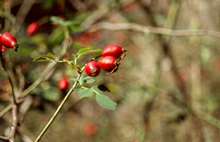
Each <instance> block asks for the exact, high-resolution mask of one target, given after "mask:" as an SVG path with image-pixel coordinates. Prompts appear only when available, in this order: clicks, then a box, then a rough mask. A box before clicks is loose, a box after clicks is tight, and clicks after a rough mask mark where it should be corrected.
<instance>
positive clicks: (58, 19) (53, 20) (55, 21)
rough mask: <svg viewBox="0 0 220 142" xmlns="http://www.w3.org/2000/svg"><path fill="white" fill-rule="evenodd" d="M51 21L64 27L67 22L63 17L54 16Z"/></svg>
mask: <svg viewBox="0 0 220 142" xmlns="http://www.w3.org/2000/svg"><path fill="white" fill-rule="evenodd" d="M50 20H51V21H52V22H53V23H54V24H58V25H64V24H65V22H64V20H63V19H62V18H61V17H57V16H52V17H51V18H50Z"/></svg>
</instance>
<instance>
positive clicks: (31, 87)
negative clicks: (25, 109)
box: [20, 39, 71, 97]
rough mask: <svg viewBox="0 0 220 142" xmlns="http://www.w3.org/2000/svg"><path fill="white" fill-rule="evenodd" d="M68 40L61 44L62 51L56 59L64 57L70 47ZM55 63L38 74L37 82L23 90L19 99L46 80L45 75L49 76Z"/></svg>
mask: <svg viewBox="0 0 220 142" xmlns="http://www.w3.org/2000/svg"><path fill="white" fill-rule="evenodd" d="M70 43H71V42H70V39H66V40H65V41H64V43H63V47H62V49H63V51H62V52H61V54H60V55H58V56H59V57H58V58H61V57H63V56H64V54H65V53H66V51H67V48H68V47H69V45H70ZM56 64H57V62H55V61H54V62H51V63H49V64H48V65H47V67H46V68H45V69H44V71H43V72H42V73H41V74H40V76H39V77H38V79H37V80H35V81H34V83H32V84H31V85H30V86H29V87H28V88H27V89H25V90H24V91H23V92H22V93H21V96H20V97H25V96H27V95H28V94H29V93H30V92H31V91H33V90H34V89H35V88H36V87H37V86H38V85H39V84H40V83H41V82H42V81H44V80H46V78H47V75H48V74H49V72H51V70H52V69H53V68H54V67H55V66H56Z"/></svg>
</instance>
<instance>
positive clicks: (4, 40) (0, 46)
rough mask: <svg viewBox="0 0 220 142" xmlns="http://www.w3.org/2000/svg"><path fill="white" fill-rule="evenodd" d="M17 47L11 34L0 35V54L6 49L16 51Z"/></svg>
mask: <svg viewBox="0 0 220 142" xmlns="http://www.w3.org/2000/svg"><path fill="white" fill-rule="evenodd" d="M17 47H18V44H17V40H16V38H15V37H14V36H13V35H12V34H11V33H9V32H5V33H3V34H0V53H4V52H6V51H7V49H8V48H10V49H15V50H16V49H17Z"/></svg>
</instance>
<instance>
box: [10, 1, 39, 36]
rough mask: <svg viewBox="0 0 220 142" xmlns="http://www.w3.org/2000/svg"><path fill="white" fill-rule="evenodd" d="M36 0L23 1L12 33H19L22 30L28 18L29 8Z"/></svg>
mask: <svg viewBox="0 0 220 142" xmlns="http://www.w3.org/2000/svg"><path fill="white" fill-rule="evenodd" d="M35 1H36V0H24V1H23V2H22V5H21V6H20V8H19V10H18V13H17V15H16V25H14V28H13V29H12V33H17V32H18V31H19V30H20V28H21V26H22V24H23V22H24V20H25V18H26V15H27V14H28V12H29V10H30V9H31V7H32V5H33V4H34V2H35Z"/></svg>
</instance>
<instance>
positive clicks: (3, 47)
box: [0, 45, 7, 53]
mask: <svg viewBox="0 0 220 142" xmlns="http://www.w3.org/2000/svg"><path fill="white" fill-rule="evenodd" d="M6 51H7V48H6V47H5V46H4V45H0V53H4V52H6Z"/></svg>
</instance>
